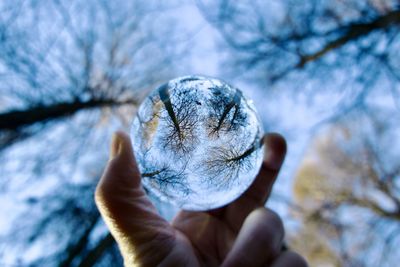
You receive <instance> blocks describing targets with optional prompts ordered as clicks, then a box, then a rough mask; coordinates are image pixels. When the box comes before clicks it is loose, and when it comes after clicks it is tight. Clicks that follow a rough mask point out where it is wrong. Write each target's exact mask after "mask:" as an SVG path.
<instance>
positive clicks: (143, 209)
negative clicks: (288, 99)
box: [95, 132, 307, 267]
mask: <svg viewBox="0 0 400 267" xmlns="http://www.w3.org/2000/svg"><path fill="white" fill-rule="evenodd" d="M264 140H265V141H264V142H265V145H266V147H267V149H266V157H265V159H264V162H263V165H262V168H261V170H260V172H259V174H258V175H257V177H256V179H255V181H254V182H253V184H252V185H251V186H250V188H249V189H248V190H247V191H246V192H245V193H244V194H243V195H242V196H240V197H239V198H238V199H236V200H235V201H233V202H232V203H230V204H228V205H226V206H224V207H221V208H218V209H215V210H210V211H203V212H193V211H180V212H179V213H178V215H177V216H176V217H175V219H174V220H173V222H172V223H169V222H167V221H166V220H164V219H163V218H162V217H161V216H160V215H159V214H158V213H157V211H156V209H155V207H154V206H153V205H152V203H151V202H150V200H149V199H148V198H147V196H146V193H145V191H144V190H143V188H142V186H141V182H140V179H141V178H140V173H139V170H138V168H137V165H136V161H135V158H134V155H133V149H132V145H131V141H130V138H129V136H128V135H126V134H125V133H123V132H117V133H116V134H114V136H113V141H112V145H111V155H110V160H109V162H108V165H107V167H106V170H105V172H104V174H103V176H102V178H101V180H100V182H99V184H98V186H97V189H96V194H95V200H96V204H97V206H98V208H99V210H100V213H101V215H102V217H103V218H104V220H105V222H106V224H107V226H108V228H109V229H110V232H111V234H112V235H113V236H114V238H115V240H116V241H117V243H118V245H119V248H120V250H121V253H122V256H123V258H124V263H125V265H126V266H224V267H228V266H229V267H233V266H272V267H303V266H307V264H306V262H305V261H304V259H303V258H302V257H301V256H299V255H298V254H296V253H294V252H290V251H282V242H283V237H284V229H283V224H282V221H281V219H280V217H279V216H278V215H277V214H276V213H275V212H273V211H272V210H270V209H268V208H265V207H264V204H265V201H266V200H267V199H268V197H269V194H270V192H271V189H272V185H273V183H274V181H275V178H276V176H277V174H278V172H279V169H280V166H281V164H282V162H283V159H284V157H285V153H286V143H285V141H284V139H283V138H282V137H281V136H280V135H278V134H269V135H267V136H265V138H264Z"/></svg>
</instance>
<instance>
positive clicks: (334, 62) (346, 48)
mask: <svg viewBox="0 0 400 267" xmlns="http://www.w3.org/2000/svg"><path fill="white" fill-rule="evenodd" d="M197 3H198V6H199V8H200V9H201V10H202V11H203V14H204V17H205V18H206V19H207V20H208V21H209V22H210V23H211V24H212V25H214V27H215V28H216V29H217V30H218V31H219V33H220V34H221V36H222V39H223V40H222V42H221V51H222V52H223V53H224V54H225V55H226V56H225V57H224V58H225V62H224V64H223V68H222V69H223V70H224V71H227V75H229V76H230V78H232V79H233V78H236V79H238V78H240V79H244V80H245V81H247V82H249V81H252V82H254V83H255V84H256V86H258V87H259V88H261V89H264V91H265V88H269V89H270V90H269V91H271V89H273V88H275V89H282V88H285V89H286V90H287V88H291V89H293V90H291V91H290V96H289V97H291V98H293V96H294V94H295V93H300V94H301V95H303V96H304V95H305V94H306V95H307V96H308V97H309V98H310V99H318V97H319V96H321V94H326V93H329V96H330V97H329V98H328V99H329V103H325V106H326V108H327V107H330V108H331V109H332V110H329V112H330V114H329V115H327V118H321V120H323V121H325V120H332V119H336V118H338V117H340V115H344V114H346V113H348V112H351V110H353V109H356V108H358V107H359V106H360V105H363V104H364V103H365V101H366V99H368V97H369V96H371V95H372V94H373V92H374V91H376V90H374V89H377V90H380V91H381V92H384V93H385V94H386V95H392V96H393V100H394V101H395V102H396V105H397V106H398V107H400V102H399V101H400V90H399V88H400V87H399V86H398V85H399V81H400V65H399V62H400V58H399V53H397V51H398V49H399V47H400V35H399V28H400V6H399V4H400V3H399V2H398V1H397V0H334V1H328V0H326V1H325V0H322V1H319V0H307V1H302V0H284V1H259V0H256V1H252V0H245V1H240V2H238V1H231V0H219V1H207V0H197ZM267 85H270V86H268V87H267ZM272 85H273V86H272ZM331 104H333V105H332V107H331V106H330V105H331Z"/></svg>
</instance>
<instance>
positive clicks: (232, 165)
mask: <svg viewBox="0 0 400 267" xmlns="http://www.w3.org/2000/svg"><path fill="white" fill-rule="evenodd" d="M245 140H246V138H245ZM262 145H263V143H262V140H260V138H259V137H258V135H257V136H256V137H255V138H254V140H253V142H252V143H251V144H250V145H247V146H246V144H243V141H232V142H231V143H230V144H229V145H228V146H214V147H211V148H210V149H209V150H208V153H207V156H206V159H205V160H204V162H202V166H201V167H200V168H201V172H202V174H203V175H204V177H206V178H205V180H204V181H205V182H207V183H209V184H212V185H216V186H217V187H226V186H229V185H230V184H232V183H233V182H234V181H235V180H237V179H238V176H239V173H245V172H246V171H248V170H250V169H252V168H253V166H254V163H255V160H254V158H253V157H252V156H253V155H254V153H255V152H256V151H257V150H259V149H260V148H261V146H262Z"/></svg>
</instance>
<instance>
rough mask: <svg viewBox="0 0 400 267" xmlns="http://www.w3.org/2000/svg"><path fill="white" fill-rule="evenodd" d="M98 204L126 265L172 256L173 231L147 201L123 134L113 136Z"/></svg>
mask: <svg viewBox="0 0 400 267" xmlns="http://www.w3.org/2000/svg"><path fill="white" fill-rule="evenodd" d="M95 201H96V205H97V207H98V209H99V211H100V213H101V215H102V217H103V219H104V221H105V223H106V224H107V226H108V228H109V229H110V232H111V234H112V235H113V236H114V238H115V240H116V241H117V243H118V245H119V247H120V250H121V252H122V254H123V256H124V259H125V261H126V262H125V263H126V265H129V266H130V265H131V264H133V263H135V262H136V263H137V261H140V262H141V263H143V262H146V261H147V260H148V259H151V260H157V259H156V258H157V255H159V256H160V257H162V256H163V254H164V253H166V254H168V252H169V251H168V250H169V249H170V248H171V247H172V243H173V241H174V238H173V229H172V227H171V226H170V225H169V223H168V222H167V221H165V220H164V219H163V218H162V217H161V216H160V215H159V214H158V213H157V210H156V209H155V207H154V206H153V205H152V203H151V202H150V200H149V199H148V198H147V196H146V193H145V192H144V190H143V188H142V186H141V183H140V172H139V170H138V167H137V165H136V161H135V157H134V155H133V149H132V145H131V141H130V138H129V136H128V135H127V134H125V133H123V132H116V133H115V134H114V136H113V139H112V144H111V153H110V160H109V162H108V164H107V167H106V169H105V171H104V174H103V176H102V178H101V179H100V182H99V184H98V185H97V188H96V193H95ZM160 241H161V242H160ZM155 251H156V252H155Z"/></svg>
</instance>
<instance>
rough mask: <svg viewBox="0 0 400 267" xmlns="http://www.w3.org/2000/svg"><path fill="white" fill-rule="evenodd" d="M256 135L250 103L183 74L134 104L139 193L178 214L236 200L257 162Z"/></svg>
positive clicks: (226, 88) (222, 86)
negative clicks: (172, 207) (141, 188)
mask: <svg viewBox="0 0 400 267" xmlns="http://www.w3.org/2000/svg"><path fill="white" fill-rule="evenodd" d="M262 135H263V130H262V126H261V122H260V119H259V116H258V114H257V111H256V109H255V107H254V105H253V102H252V101H251V100H249V99H247V98H246V97H245V96H244V95H243V93H242V91H240V90H239V89H237V88H235V87H233V86H231V85H229V84H227V83H225V82H223V81H221V80H218V79H215V78H208V77H201V76H185V77H180V78H176V79H173V80H170V81H169V82H167V83H165V84H163V85H162V86H160V87H159V88H157V89H155V90H153V91H152V92H151V93H150V94H149V95H148V96H147V97H146V98H145V99H144V101H143V102H142V103H141V105H140V107H139V109H138V111H137V115H136V117H135V119H134V121H133V125H132V129H131V137H132V144H133V149H134V152H135V157H136V161H137V164H138V167H139V170H140V172H141V175H142V183H143V185H144V187H145V189H146V190H147V191H148V192H149V193H150V194H152V195H154V196H156V197H157V198H159V199H160V200H161V201H166V202H169V203H171V204H173V205H176V206H178V207H180V208H182V209H185V210H208V209H213V208H217V207H221V206H223V205H225V204H227V203H229V202H231V201H233V200H234V199H236V198H238V197H239V196H240V195H241V194H242V193H243V192H244V191H245V190H246V189H247V188H248V187H249V186H250V185H251V183H252V182H253V180H254V178H255V177H256V175H257V173H258V171H259V169H260V167H261V164H262V159H263V153H264V150H263V143H262Z"/></svg>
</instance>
